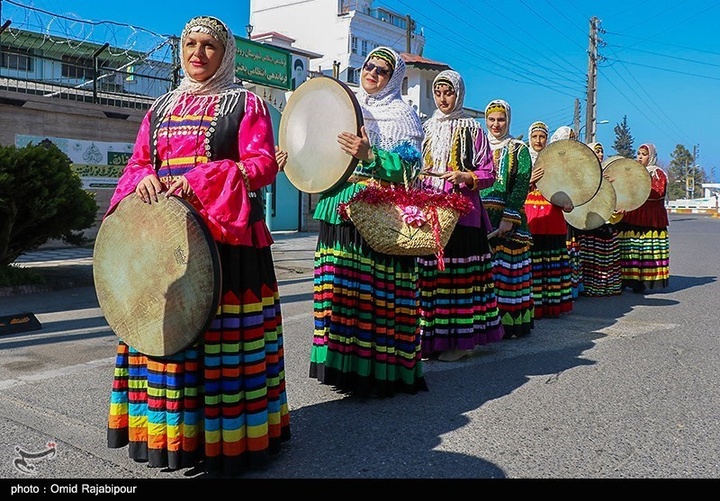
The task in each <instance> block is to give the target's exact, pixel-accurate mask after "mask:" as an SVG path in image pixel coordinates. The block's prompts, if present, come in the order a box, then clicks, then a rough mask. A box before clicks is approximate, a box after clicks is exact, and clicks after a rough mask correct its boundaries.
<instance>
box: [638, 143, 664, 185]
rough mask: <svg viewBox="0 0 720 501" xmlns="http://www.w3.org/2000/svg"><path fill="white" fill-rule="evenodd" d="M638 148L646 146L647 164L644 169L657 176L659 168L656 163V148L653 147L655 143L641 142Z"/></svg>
mask: <svg viewBox="0 0 720 501" xmlns="http://www.w3.org/2000/svg"><path fill="white" fill-rule="evenodd" d="M640 148H647V150H648V164H647V167H646V169H647V170H648V172H649V173H650V174H651V175H652V176H655V177H657V170H658V169H659V168H660V167H659V166H658V164H657V163H658V158H657V148H655V145H654V144H653V143H643V144H641V145H640V146H639V147H638V150H639V149H640Z"/></svg>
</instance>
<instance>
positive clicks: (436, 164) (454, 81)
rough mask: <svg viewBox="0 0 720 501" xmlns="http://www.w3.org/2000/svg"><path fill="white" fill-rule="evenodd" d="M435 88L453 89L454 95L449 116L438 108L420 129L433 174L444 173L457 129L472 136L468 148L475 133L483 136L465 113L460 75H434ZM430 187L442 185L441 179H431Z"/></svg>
mask: <svg viewBox="0 0 720 501" xmlns="http://www.w3.org/2000/svg"><path fill="white" fill-rule="evenodd" d="M437 85H447V86H449V87H451V88H452V89H454V90H455V95H456V96H457V98H456V100H455V107H454V108H453V109H452V110H450V113H447V114H445V113H443V112H442V111H440V110H439V109H436V110H435V112H434V113H433V114H432V116H431V117H430V118H428V119H427V121H425V123H424V124H423V130H424V131H425V140H424V141H423V157H424V156H425V153H426V151H427V149H428V148H431V154H432V156H431V159H432V169H431V171H433V172H438V173H442V172H445V169H446V167H447V165H448V164H449V162H450V153H451V151H452V148H453V147H454V146H455V144H454V142H453V138H454V136H455V133H456V131H457V129H458V128H462V129H463V130H467V131H469V132H470V134H471V135H472V139H473V142H472V144H471V145H470V146H472V145H474V144H475V139H476V138H477V135H478V134H484V131H483V130H482V128H481V126H480V123H479V122H478V121H477V120H475V119H474V118H472V117H471V116H469V115H468V114H467V112H466V111H465V109H464V107H463V104H464V102H465V82H464V81H463V78H462V76H460V74H459V73H458V72H456V71H453V70H445V71H442V72H440V73H439V74H438V76H436V77H435V80H434V81H433V89H435V87H436V86H437ZM460 144H461V147H463V148H464V147H466V146H468V145H467V144H466V142H465V141H461V143H460ZM481 153H482V154H484V152H477V154H478V155H479V154H481ZM466 156H467V154H466V152H465V151H461V152H460V158H466ZM432 181H437V182H436V183H435V182H434V183H433V184H436V185H438V186H442V185H443V184H444V182H445V181H444V180H440V179H433V180H432Z"/></svg>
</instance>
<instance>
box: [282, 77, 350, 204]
mask: <svg viewBox="0 0 720 501" xmlns="http://www.w3.org/2000/svg"><path fill="white" fill-rule="evenodd" d="M362 124H363V119H362V110H361V109H360V104H359V103H358V101H357V98H356V97H355V94H354V93H353V92H352V90H350V88H349V87H348V86H347V85H346V84H344V83H342V82H340V81H339V80H336V79H334V78H330V77H315V78H311V79H310V80H306V81H305V82H303V83H302V84H301V85H300V86H299V87H298V88H297V89H296V90H295V91H294V92H293V93H292V95H291V96H290V98H289V99H288V102H287V105H286V106H285V109H284V110H283V113H282V117H281V118H280V127H279V130H278V145H279V147H280V149H281V150H283V151H286V152H287V154H288V159H287V164H286V165H285V168H284V172H285V174H286V175H287V178H288V180H289V181H290V183H292V185H293V186H295V187H296V188H297V189H298V190H300V191H303V192H305V193H323V192H326V191H331V190H333V189H334V188H336V187H337V186H339V185H341V184H342V183H344V182H345V181H347V179H348V178H349V177H350V175H351V174H352V172H353V170H354V169H355V166H356V165H357V162H358V159H357V158H355V157H353V156H352V155H349V154H347V153H345V152H344V151H343V150H342V149H341V148H340V144H339V143H338V140H337V138H338V135H339V134H340V133H341V132H353V133H355V134H358V135H360V127H362Z"/></svg>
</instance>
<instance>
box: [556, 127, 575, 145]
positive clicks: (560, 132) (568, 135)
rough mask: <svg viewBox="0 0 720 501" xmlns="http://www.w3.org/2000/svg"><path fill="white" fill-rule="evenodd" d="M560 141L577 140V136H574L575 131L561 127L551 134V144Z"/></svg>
mask: <svg viewBox="0 0 720 501" xmlns="http://www.w3.org/2000/svg"><path fill="white" fill-rule="evenodd" d="M560 139H577V136H576V135H575V131H574V130H573V129H572V127H568V126H567V125H561V126H560V127H558V129H557V130H556V131H555V132H553V135H552V137H551V138H550V142H551V143H553V142H555V141H559V140H560Z"/></svg>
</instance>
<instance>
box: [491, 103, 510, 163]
mask: <svg viewBox="0 0 720 501" xmlns="http://www.w3.org/2000/svg"><path fill="white" fill-rule="evenodd" d="M496 111H504V112H505V117H506V118H507V120H506V122H505V134H504V135H503V136H502V137H501V138H496V137H495V136H494V135H493V133H492V132H490V131H489V130H488V134H487V137H488V141H489V142H490V149H491V150H493V151H495V150H499V149H500V148H503V147H505V146H507V144H508V143H510V141H512V140H513V137H512V136H511V135H510V105H509V104H508V103H507V102H506V101H503V100H502V99H494V100H492V101H490V102H489V103H488V105H487V106H485V116H486V117H487V116H488V115H489V114H490V113H493V112H496Z"/></svg>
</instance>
